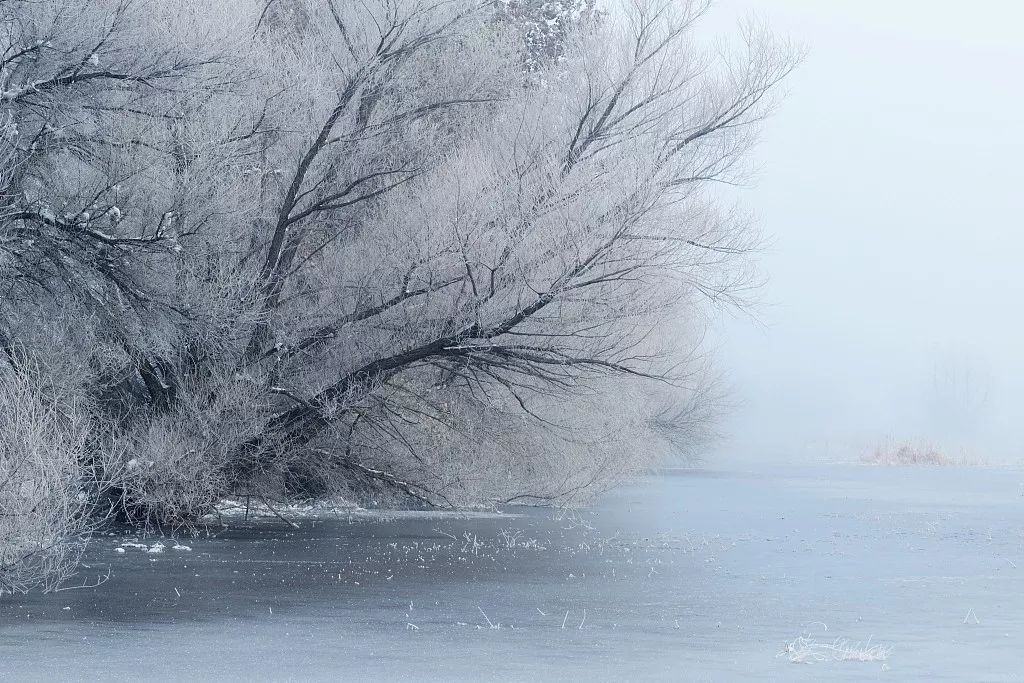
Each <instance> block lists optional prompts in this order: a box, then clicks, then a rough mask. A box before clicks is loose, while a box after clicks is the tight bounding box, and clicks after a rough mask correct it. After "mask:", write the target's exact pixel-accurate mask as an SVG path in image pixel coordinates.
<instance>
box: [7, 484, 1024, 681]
mask: <svg viewBox="0 0 1024 683" xmlns="http://www.w3.org/2000/svg"><path fill="white" fill-rule="evenodd" d="M510 513H511V514H505V515H494V516H421V515H396V516H393V517H390V518H374V517H365V516H355V517H352V518H351V519H349V518H346V517H341V518H339V519H333V520H321V521H316V522H313V521H311V520H302V521H301V522H300V528H299V529H297V530H296V529H291V528H289V527H287V526H286V525H284V524H283V523H281V522H279V521H269V522H268V521H261V522H259V523H243V522H241V521H238V520H236V521H233V522H231V523H230V528H229V529H227V530H216V531H212V532H211V535H209V536H206V535H204V536H202V537H200V538H179V539H173V540H172V539H160V538H155V537H149V538H139V537H137V536H121V535H118V536H106V537H101V538H97V539H95V540H94V541H93V543H92V544H91V545H90V548H89V551H88V555H87V557H86V560H85V561H86V564H87V565H89V566H88V568H86V569H83V570H82V574H81V577H80V578H81V579H83V580H87V579H90V577H91V578H92V579H93V580H94V579H95V577H96V575H99V574H104V575H105V574H106V573H107V570H108V568H109V569H110V572H111V573H110V579H109V581H107V582H106V583H104V584H103V585H102V586H100V587H98V588H95V589H93V588H87V589H81V590H71V591H65V592H61V593H57V594H51V595H39V594H32V595H29V596H15V597H6V598H3V599H2V600H0V679H3V680H23V679H24V680H55V679H61V680H68V679H72V680H74V679H91V680H98V679H104V680H111V679H113V680H121V679H124V680H127V679H133V680H134V679H139V678H147V679H153V678H157V679H183V678H187V679H192V680H197V679H198V680H205V679H217V680H245V679H252V678H256V679H275V680H309V679H318V680H366V679H388V680H453V679H456V680H509V681H517V680H530V681H539V680H586V679H590V680H672V681H679V680H698V681H699V680H715V681H736V680H783V679H785V680H808V681H817V680H850V681H861V680H875V679H877V680H914V679H917V680H928V681H942V680H950V681H953V680H985V681H1015V680H1021V679H1022V677H1024V667H1022V665H1021V661H1022V660H1021V653H1024V473H1022V472H1020V471H1014V470H995V469H980V468H920V467H919V468H883V467H867V466H838V465H830V466H811V467H800V468H795V467H791V468H768V467H764V468H762V469H757V470H747V471H709V470H678V471H669V472H666V473H664V474H663V475H661V476H659V477H655V478H652V479H650V480H648V481H645V482H643V483H641V484H637V485H634V486H631V487H629V488H626V489H623V490H620V491H618V492H616V493H614V494H612V495H610V496H608V497H607V498H606V499H605V500H604V501H602V503H601V504H600V505H599V506H597V507H596V508H595V509H594V510H592V511H588V512H585V513H580V514H578V515H564V514H559V513H555V512H552V511H543V510H532V509H527V510H522V509H513V510H511V511H510ZM158 541H160V542H162V544H164V545H165V546H166V547H165V548H164V549H163V550H162V552H148V551H147V548H148V547H152V546H153V545H154V544H156V543H157V542H158ZM136 542H137V543H138V544H139V546H142V545H143V544H145V546H146V548H143V547H134V546H132V545H125V544H131V543H136ZM175 543H178V544H180V545H184V546H188V548H189V549H185V548H179V549H177V550H176V549H174V547H173V546H174V545H175ZM118 548H121V549H122V550H123V551H119V550H118ZM802 634H806V635H808V636H809V637H810V638H811V639H812V641H810V647H811V649H810V650H808V651H807V652H805V654H809V655H810V654H814V653H816V654H820V655H822V656H823V657H825V659H821V660H817V661H808V662H805V663H792V662H791V661H790V659H791V655H792V654H793V653H788V654H787V653H786V652H784V649H785V647H786V644H787V643H790V642H792V641H793V640H794V639H795V638H797V637H798V636H801V635H802ZM836 639H842V641H845V642H847V643H848V644H850V645H853V644H855V643H858V642H859V643H861V644H862V646H863V647H862V649H866V648H870V647H876V646H877V647H876V649H875V650H872V651H871V652H873V653H874V654H875V655H880V654H887V657H886V658H885V659H884V660H878V659H876V660H875V661H836V659H835V657H834V656H833V655H835V654H836V650H834V649H828V648H827V647H824V646H827V645H830V644H833V643H834V642H835V640H836ZM804 645H808V643H804ZM809 659H811V660H813V659H814V658H813V657H809Z"/></svg>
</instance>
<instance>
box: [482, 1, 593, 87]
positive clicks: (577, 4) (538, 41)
mask: <svg viewBox="0 0 1024 683" xmlns="http://www.w3.org/2000/svg"><path fill="white" fill-rule="evenodd" d="M496 6H497V18H498V21H500V22H503V23H505V24H507V25H508V26H510V27H511V28H512V29H513V30H515V31H516V32H518V33H520V34H521V35H522V51H523V56H522V60H523V67H524V69H525V71H526V72H527V74H529V75H535V74H539V73H541V72H544V71H546V70H548V69H551V68H552V67H557V66H558V65H559V63H561V62H562V61H564V60H565V58H566V52H567V50H570V49H571V47H572V42H573V40H574V38H575V37H577V36H579V35H586V34H588V33H590V32H593V31H596V30H597V29H598V28H599V27H600V25H601V21H602V19H603V17H604V16H605V14H606V13H605V12H603V11H601V10H600V9H598V6H597V3H596V2H595V0H501V1H500V2H498V3H497V5H496Z"/></svg>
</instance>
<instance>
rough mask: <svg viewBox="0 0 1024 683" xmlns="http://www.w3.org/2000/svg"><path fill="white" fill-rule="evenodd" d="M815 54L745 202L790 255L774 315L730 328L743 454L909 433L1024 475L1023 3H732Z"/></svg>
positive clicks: (765, 312)
mask: <svg viewBox="0 0 1024 683" xmlns="http://www.w3.org/2000/svg"><path fill="white" fill-rule="evenodd" d="M751 12H753V13H754V14H755V15H756V16H759V17H763V18H766V19H767V20H768V21H769V23H770V25H771V27H772V28H773V29H774V30H775V31H777V32H779V33H781V34H785V35H788V36H790V37H791V38H792V39H793V40H794V41H796V42H798V43H801V44H803V45H805V46H806V47H807V49H808V56H807V59H806V61H805V63H804V64H803V65H802V66H801V68H800V69H798V70H797V73H796V74H795V75H794V76H793V79H792V81H791V82H790V83H789V84H788V92H789V95H788V97H787V99H786V100H785V101H784V102H783V103H782V106H781V107H780V109H779V111H778V112H777V115H776V116H775V117H774V118H773V119H772V120H771V122H770V125H768V126H767V127H766V130H765V134H764V138H763V142H762V144H761V145H760V146H759V147H758V149H757V150H756V152H755V159H756V163H757V164H758V168H759V172H758V175H757V178H756V179H755V181H754V182H755V186H754V187H753V188H752V189H750V190H747V191H744V192H742V193H741V195H740V199H741V201H742V202H743V203H744V205H746V206H748V207H753V208H754V209H755V210H756V212H757V215H758V217H759V218H760V220H761V225H762V227H763V229H764V231H765V233H766V234H767V235H768V236H769V238H770V239H771V244H770V246H769V248H768V250H767V252H766V253H765V254H764V257H763V259H762V266H763V270H764V272H765V273H766V274H767V275H768V276H769V277H770V282H769V283H768V286H767V287H766V288H765V289H764V291H763V292H762V293H761V295H760V297H761V299H762V301H763V302H764V305H762V306H761V307H760V308H759V309H758V310H757V311H755V315H756V317H757V318H758V321H759V322H758V323H753V322H751V320H749V319H747V318H743V317H740V318H731V319H726V320H725V321H724V322H723V323H722V325H721V326H720V328H719V329H718V330H717V331H716V332H717V336H718V339H719V343H718V346H719V348H718V352H719V358H718V361H719V364H720V367H722V368H725V369H726V370H727V372H728V374H729V379H730V384H731V386H732V387H733V390H734V391H733V397H734V399H735V400H736V401H737V402H738V403H739V404H740V405H739V407H738V409H736V410H735V411H734V412H733V414H732V416H731V417H730V418H729V420H728V421H727V423H726V424H725V425H724V428H723V431H724V432H725V433H726V434H727V435H728V437H729V440H728V443H726V444H725V445H723V447H722V450H723V451H725V452H726V453H727V454H728V455H729V456H730V457H742V458H748V457H751V458H759V459H763V458H784V459H801V460H802V459H807V458H810V459H830V458H831V459H836V458H844V457H848V456H850V455H852V456H854V457H856V456H857V455H858V454H859V452H860V451H863V450H864V449H867V448H871V447H873V445H874V444H875V443H877V442H878V441H880V440H883V439H886V438H891V439H896V440H902V439H909V440H920V441H926V442H931V443H934V444H937V445H940V446H942V447H944V448H947V449H949V450H950V451H953V452H961V451H966V452H967V453H969V454H971V455H973V456H975V457H977V458H979V459H982V460H987V461H990V462H994V463H995V462H1006V461H1013V462H1017V463H1019V462H1021V461H1022V459H1024V452H1022V449H1021V447H1020V446H1019V445H1018V443H1017V439H1016V438H1015V437H1016V433H1017V430H1016V426H1017V420H1018V419H1019V410H1018V409H1017V406H1018V405H1019V400H1020V399H1019V397H1020V396H1021V393H1022V389H1024V359H1022V357H1021V354H1020V348H1021V342H1022V341H1024V326H1022V323H1021V315H1020V310H1021V301H1022V299H1024V283H1022V280H1021V277H1020V261H1021V254H1022V253H1024V233H1022V230H1021V216H1022V215H1024V193H1022V192H1021V189H1020V180H1021V172H1020V162H1019V159H1020V158H1021V156H1022V154H1024V132H1022V130H1024V127H1022V125H1021V124H1022V114H1021V112H1022V111H1024V95H1022V93H1021V90H1020V88H1018V87H1015V85H1014V84H1015V83H1017V82H1018V80H1019V78H1020V73H1021V71H1022V67H1024V43H1022V41H1021V40H1020V36H1019V33H1018V28H1017V27H1019V26H1020V25H1021V23H1022V21H1024V8H1022V7H1021V6H1019V5H1017V4H1014V3H1007V2H999V1H996V0H988V1H985V2H980V3H974V4H972V5H971V6H970V7H968V6H965V5H963V4H962V3H953V2H923V1H919V0H917V1H903V2H898V3H892V2H882V1H881V0H867V1H865V2H856V3H855V2H817V1H813V0H774V1H773V2H770V3H765V2H756V1H754V0H727V1H724V2H721V3H719V5H718V6H717V7H716V8H715V9H714V10H713V15H712V19H713V23H714V24H715V25H717V26H721V27H722V29H723V30H725V29H726V28H727V27H728V26H731V25H732V22H733V21H735V20H736V19H737V18H738V17H742V16H746V15H749V14H750V13H751Z"/></svg>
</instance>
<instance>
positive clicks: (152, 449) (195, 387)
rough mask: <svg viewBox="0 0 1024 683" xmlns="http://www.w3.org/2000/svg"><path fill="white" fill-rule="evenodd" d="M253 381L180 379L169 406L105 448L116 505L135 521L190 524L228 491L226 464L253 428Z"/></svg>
mask: <svg viewBox="0 0 1024 683" xmlns="http://www.w3.org/2000/svg"><path fill="white" fill-rule="evenodd" d="M252 389H253V386H252V381H251V380H250V379H247V378H244V377H232V378H219V379H212V378H206V379H205V380H202V381H194V382H191V383H188V384H183V385H181V387H180V391H181V393H179V394H178V395H176V397H175V402H174V407H173V408H172V409H171V410H169V411H167V412H159V413H156V414H154V415H151V416H150V417H149V418H148V419H140V420H138V421H137V423H136V424H134V425H130V426H129V427H128V428H127V429H126V430H125V432H124V433H123V434H120V435H119V439H120V441H121V443H122V445H123V447H122V448H121V449H120V450H119V452H117V453H110V452H108V453H106V454H105V459H104V462H103V466H102V469H103V471H104V472H105V476H104V479H105V481H106V482H107V484H108V486H109V488H110V490H112V491H113V492H114V493H115V495H116V502H115V507H116V508H117V510H118V512H119V513H120V514H121V515H122V516H123V517H124V518H125V519H127V520H128V521H130V522H132V523H134V524H141V525H153V526H157V527H164V526H168V527H171V528H172V529H177V528H180V527H183V526H184V527H188V526H189V525H190V524H191V523H192V522H194V521H195V520H197V519H199V518H200V517H202V516H203V515H206V514H208V513H209V512H210V511H211V510H213V508H214V506H215V505H216V504H217V503H218V502H219V501H220V500H221V499H223V498H224V496H225V495H227V494H228V493H229V492H231V484H230V483H229V474H228V469H227V466H228V463H229V461H230V458H231V456H232V455H233V453H234V450H235V448H236V447H237V444H238V443H240V442H243V441H245V440H246V439H248V438H250V437H251V436H252V435H253V433H255V431H256V430H257V429H258V422H257V421H256V420H255V419H254V416H256V415H259V413H260V411H259V406H258V405H256V404H255V400H256V399H254V396H253V391H252Z"/></svg>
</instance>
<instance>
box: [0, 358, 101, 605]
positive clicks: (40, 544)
mask: <svg viewBox="0 0 1024 683" xmlns="http://www.w3.org/2000/svg"><path fill="white" fill-rule="evenodd" d="M53 379H55V378H53V377H52V376H50V377H47V373H44V372H42V371H41V370H40V369H39V368H38V367H37V366H33V365H31V364H29V365H24V364H22V365H21V367H12V366H10V365H6V366H2V367H0V595H3V594H4V593H23V592H26V591H28V590H30V589H32V588H34V587H36V586H40V585H41V586H43V587H44V588H45V589H47V590H50V589H52V588H55V587H57V586H58V585H60V583H61V582H62V581H64V580H65V579H67V578H68V576H70V575H71V573H72V572H73V571H74V568H75V566H76V564H77V561H78V557H79V555H80V553H81V551H82V550H83V547H84V542H85V536H84V533H85V531H86V527H87V524H88V519H87V512H88V506H87V504H88V500H87V495H86V493H85V491H84V489H83V483H84V482H83V479H84V477H83V470H82V463H83V462H84V461H85V457H86V453H87V449H88V444H89V432H90V425H89V422H88V419H87V416H86V415H85V414H83V411H82V410H80V407H79V406H77V405H75V403H74V402H70V401H68V400H66V399H67V398H68V396H66V395H63V394H64V392H62V391H61V388H62V387H61V385H60V384H59V383H57V384H54V383H52V382H51V381H48V380H53Z"/></svg>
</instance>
